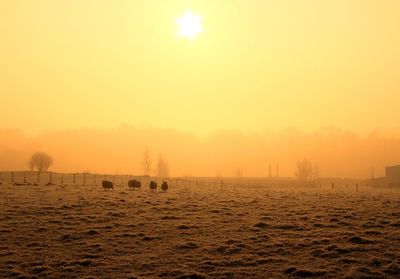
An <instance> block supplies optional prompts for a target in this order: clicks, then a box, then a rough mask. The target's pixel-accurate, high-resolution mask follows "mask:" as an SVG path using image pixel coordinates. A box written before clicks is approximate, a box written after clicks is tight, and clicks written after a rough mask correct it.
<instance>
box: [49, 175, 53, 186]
mask: <svg viewBox="0 0 400 279" xmlns="http://www.w3.org/2000/svg"><path fill="white" fill-rule="evenodd" d="M49 182H50V184H53V173H52V172H49Z"/></svg>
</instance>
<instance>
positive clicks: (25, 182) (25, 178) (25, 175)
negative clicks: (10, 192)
mask: <svg viewBox="0 0 400 279" xmlns="http://www.w3.org/2000/svg"><path fill="white" fill-rule="evenodd" d="M24 183H26V172H24Z"/></svg>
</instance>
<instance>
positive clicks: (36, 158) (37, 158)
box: [29, 152, 53, 171]
mask: <svg viewBox="0 0 400 279" xmlns="http://www.w3.org/2000/svg"><path fill="white" fill-rule="evenodd" d="M52 165H53V158H52V157H51V156H50V155H48V154H46V153H44V152H36V153H35V154H33V155H32V157H31V159H30V160H29V168H30V169H31V170H37V171H47V170H48V169H49V168H50V167H51V166H52Z"/></svg>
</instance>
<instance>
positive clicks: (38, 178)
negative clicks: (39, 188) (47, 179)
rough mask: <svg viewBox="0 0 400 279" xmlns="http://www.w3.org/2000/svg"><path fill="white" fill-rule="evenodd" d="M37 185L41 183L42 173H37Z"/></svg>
mask: <svg viewBox="0 0 400 279" xmlns="http://www.w3.org/2000/svg"><path fill="white" fill-rule="evenodd" d="M36 183H37V184H39V183H40V171H38V172H37V179H36Z"/></svg>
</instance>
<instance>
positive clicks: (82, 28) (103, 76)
mask: <svg viewBox="0 0 400 279" xmlns="http://www.w3.org/2000/svg"><path fill="white" fill-rule="evenodd" d="M186 10H191V11H192V12H193V13H194V14H196V15H199V16H201V17H202V25H203V31H202V32H201V33H200V34H199V35H198V36H197V37H196V38H195V39H194V40H192V41H190V40H187V39H183V38H180V37H179V36H178V35H177V33H178V26H177V23H176V21H177V18H179V17H180V16H182V15H183V14H184V12H185V11H186ZM399 15H400V1H398V0H380V1H373V0H332V1H329V0H326V1H320V0H302V1H297V0H290V1H289V0H274V1H272V0H271V1H268V0H259V1H256V0H218V1H216V0H202V1H200V0H198V1H190V0H187V1H183V0H181V1H174V0H168V1H164V0H157V1H156V0H113V1H109V0H85V1H82V0H46V1H45V0H31V1H29V0H25V1H18V0H2V1H0V119H1V124H0V127H1V128H18V129H21V130H23V131H25V132H27V133H39V132H41V131H43V130H52V129H61V130H62V129H69V128H82V127H99V128H110V127H115V126H118V125H119V124H120V123H126V124H129V125H134V126H147V125H150V126H153V127H167V128H168V127H169V128H174V129H179V130H182V131H190V132H195V133H200V134H201V133H207V132H210V131H216V130H219V129H238V130H241V131H261V130H264V129H272V130H276V129H282V128H285V127H288V126H296V127H298V128H300V129H304V130H313V129H316V128H319V127H321V126H328V125H333V126H337V127H341V128H344V129H350V130H353V131H356V132H366V131H371V130H374V129H379V128H392V127H396V126H399V108H400V16H399Z"/></svg>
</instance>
